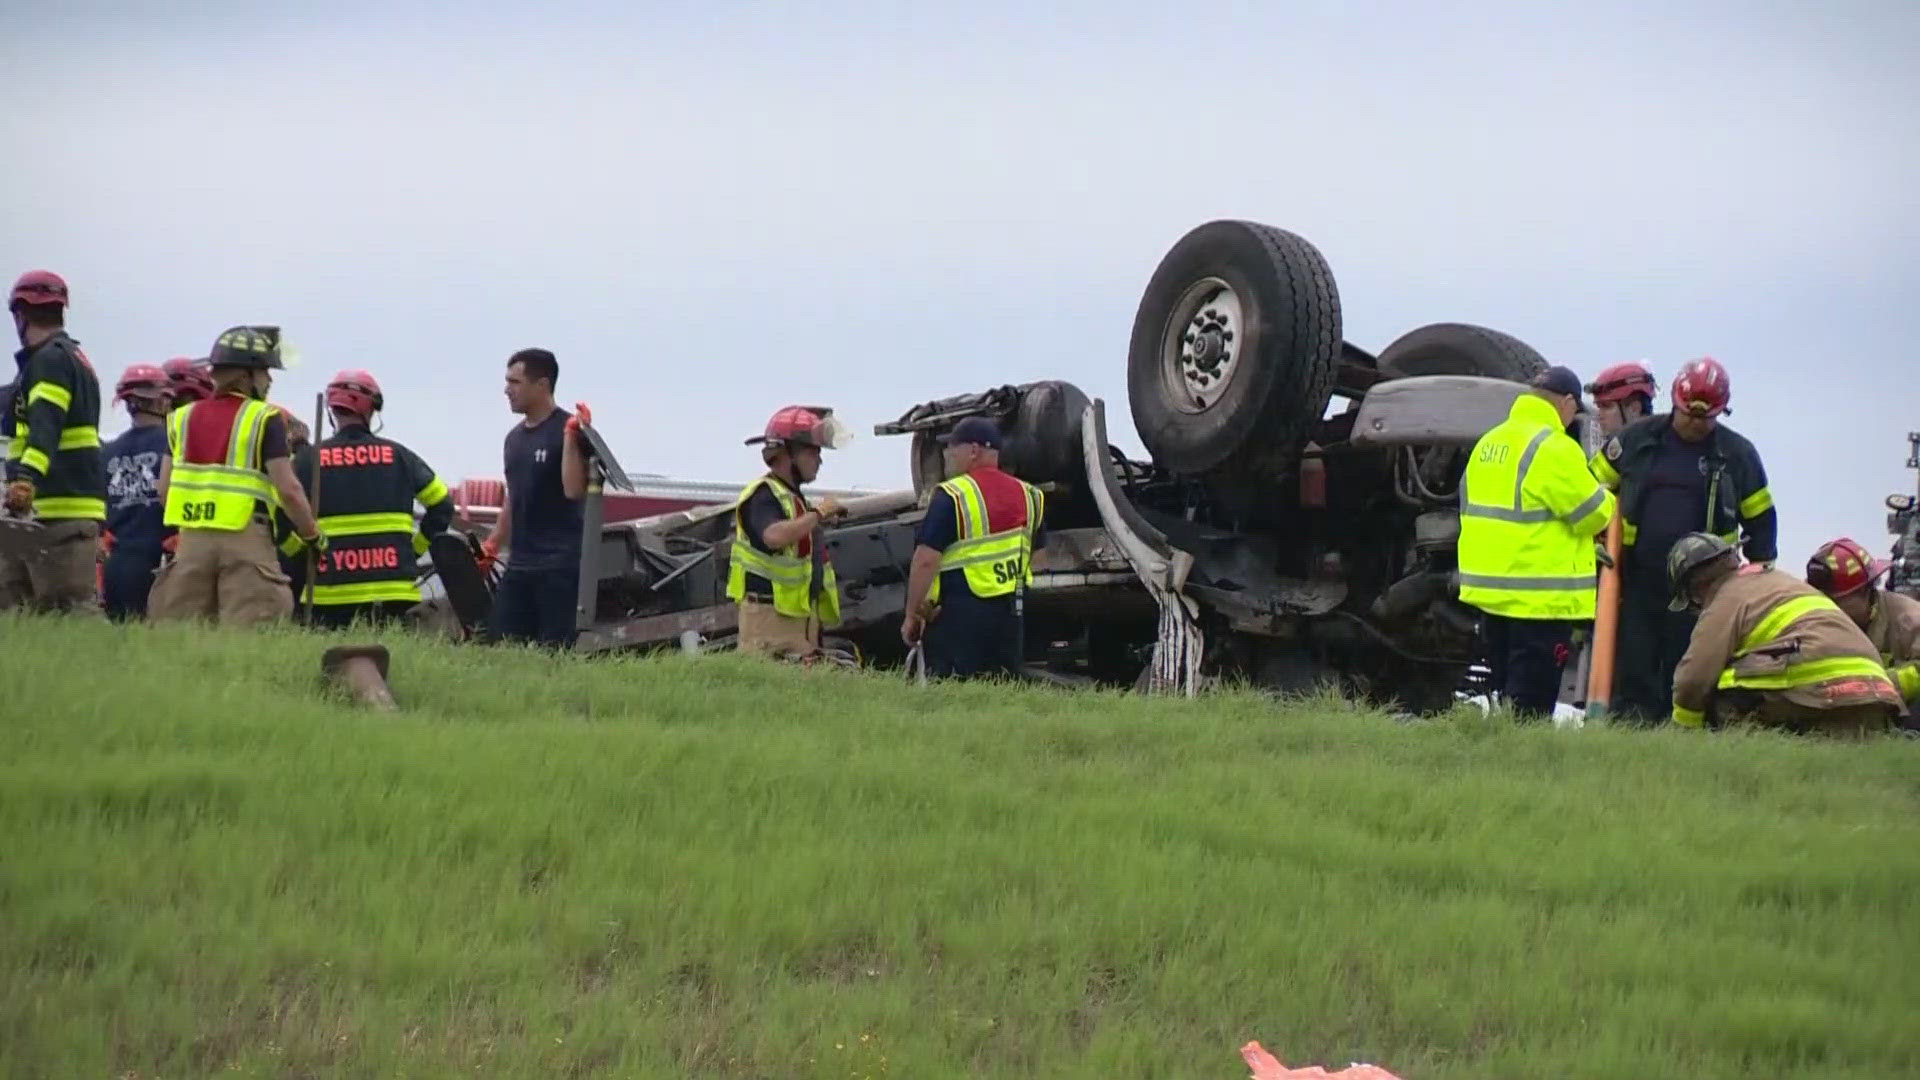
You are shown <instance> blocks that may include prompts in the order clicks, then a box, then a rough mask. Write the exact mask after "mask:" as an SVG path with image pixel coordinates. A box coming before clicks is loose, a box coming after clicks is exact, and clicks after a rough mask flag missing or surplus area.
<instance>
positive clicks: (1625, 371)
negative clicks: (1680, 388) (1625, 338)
mask: <svg viewBox="0 0 1920 1080" xmlns="http://www.w3.org/2000/svg"><path fill="white" fill-rule="evenodd" d="M1659 392H1660V384H1659V383H1657V382H1655V381H1654V380H1653V369H1652V368H1649V367H1648V366H1647V362H1646V361H1645V360H1634V361H1630V362H1628V363H1625V364H1615V365H1613V366H1612V367H1610V368H1607V369H1606V370H1605V371H1602V372H1601V373H1600V375H1599V377H1598V378H1596V379H1594V380H1593V381H1592V382H1590V383H1588V384H1587V393H1589V394H1591V395H1593V404H1594V408H1595V410H1596V411H1597V412H1598V413H1599V416H1600V434H1601V435H1602V436H1603V437H1604V436H1613V435H1617V434H1619V433H1620V429H1622V428H1624V427H1626V426H1627V425H1629V424H1631V423H1633V422H1634V421H1636V420H1639V419H1641V418H1643V417H1646V416H1650V415H1652V414H1653V395H1655V394H1657V393H1659Z"/></svg>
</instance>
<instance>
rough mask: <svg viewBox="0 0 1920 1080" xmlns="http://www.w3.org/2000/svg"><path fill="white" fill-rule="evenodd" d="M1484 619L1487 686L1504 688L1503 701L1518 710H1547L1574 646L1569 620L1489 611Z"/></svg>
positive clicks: (1550, 709)
mask: <svg viewBox="0 0 1920 1080" xmlns="http://www.w3.org/2000/svg"><path fill="white" fill-rule="evenodd" d="M1483 625H1484V626H1485V627H1486V635H1487V669H1488V671H1489V673H1490V675H1491V676H1492V677H1491V679H1490V682H1491V683H1492V688H1493V689H1495V690H1498V691H1500V692H1501V693H1503V694H1505V695H1506V699H1507V704H1508V705H1509V706H1510V707H1511V708H1512V709H1513V711H1514V712H1516V713H1518V714H1519V715H1521V716H1526V717H1543V716H1552V715H1553V707H1554V705H1555V704H1556V703H1557V702H1558V701H1559V700H1560V677H1561V672H1562V670H1563V669H1564V668H1565V667H1566V665H1567V654H1568V652H1569V651H1570V650H1571V649H1572V646H1573V623H1571V622H1568V621H1566V620H1564V619H1514V618H1509V617H1507V616H1505V615H1492V614H1489V615H1487V616H1485V619H1484V624H1483Z"/></svg>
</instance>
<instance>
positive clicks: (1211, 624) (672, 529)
mask: <svg viewBox="0 0 1920 1080" xmlns="http://www.w3.org/2000/svg"><path fill="white" fill-rule="evenodd" d="M1545 366H1546V365H1545V361H1544V360H1542V359H1541V357H1540V356H1539V354H1538V353H1536V352H1535V351H1534V350H1533V349H1531V348H1529V347H1528V346H1527V345H1525V344H1524V343H1522V342H1520V341H1518V340H1516V339H1514V338H1512V337H1509V336H1507V335H1505V334H1502V333H1499V332H1497V331H1493V330H1489V329H1485V328H1482V327H1477V326H1470V325H1466V324H1460V323H1440V324H1435V325H1431V326H1426V327H1422V328H1420V329H1417V330H1414V331H1412V332H1411V333H1408V334H1405V335H1403V336H1402V337H1401V338H1399V339H1398V340H1396V341H1394V342H1393V343H1391V344H1390V345H1388V346H1387V347H1386V348H1385V349H1383V350H1381V351H1380V352H1379V354H1378V355H1375V354H1373V353H1369V352H1367V351H1366V350H1364V349H1361V348H1360V347H1358V346H1356V345H1354V344H1352V343H1350V342H1347V341H1345V340H1344V339H1343V337H1342V332H1341V312H1340V300H1339V296H1338V293H1337V290H1336V288H1335V285H1334V280H1333V275H1332V273H1331V271H1330V270H1329V269H1328V268H1327V266H1326V263H1325V261H1324V259H1323V258H1322V257H1321V255H1320V253H1319V252H1318V251H1317V250H1316V249H1314V248H1313V246H1312V245H1311V244H1309V243H1308V242H1307V241H1305V240H1304V239H1302V238H1300V237H1298V236H1295V235H1293V234H1292V233H1288V232H1284V231H1282V230H1279V229H1275V228H1271V227H1269V226H1264V225H1258V224H1254V223H1249V222H1236V221H1216V222H1211V223H1209V224H1206V225H1202V226H1200V227H1198V228H1196V229H1194V230H1192V231H1191V232H1189V233H1188V234H1187V235H1186V236H1185V237H1183V238H1182V239H1181V240H1180V241H1179V242H1178V243H1177V244H1175V246H1174V247H1173V248H1172V250H1170V251H1169V252H1168V253H1167V255H1166V256H1165V257H1164V258H1163V259H1162V261H1161V264H1160V266H1159V267H1158V269H1157V270H1156V272H1155V273H1154V275H1153V277H1152V279H1151V280H1150V282H1149V284H1148V287H1147V289H1146V292H1145V295H1144V296H1143V297H1142V300H1141V303H1140V306H1139V309H1138V312H1137V314H1136V318H1135V323H1134V330H1133V337H1132V344H1131V347H1130V350H1129V356H1128V397H1129V405H1130V407H1131V410H1132V417H1133V420H1134V425H1135V428H1136V430H1137V431H1138V432H1139V434H1140V436H1141V439H1142V441H1143V442H1144V443H1145V444H1146V447H1147V449H1148V452H1149V455H1150V458H1149V460H1145V461H1140V460H1132V459H1130V458H1128V457H1127V456H1126V455H1124V454H1122V453H1121V452H1120V451H1119V450H1118V449H1116V448H1115V447H1114V446H1112V445H1111V444H1110V443H1109V442H1108V440H1107V434H1106V431H1107V421H1106V407H1105V404H1104V403H1103V402H1101V401H1099V400H1097V399H1090V398H1089V397H1088V396H1087V395H1086V394H1085V393H1083V392H1082V391H1081V390H1080V389H1079V388H1077V387H1075V386H1073V385H1072V384H1070V383H1065V382H1058V381H1037V382H1031V383H1025V384H1020V385H1011V386H1000V387H994V388H989V389H986V390H983V391H979V392H974V393H966V394H960V395H957V396H952V397H946V398H941V399H938V400H933V401H928V402H925V403H923V404H920V405H917V406H915V407H913V408H911V409H909V410H907V411H906V412H905V413H903V414H902V415H901V416H900V417H899V418H898V419H896V420H893V421H891V422H888V423H883V424H879V425H876V427H875V429H874V431H875V434H876V435H896V436H906V437H908V439H909V443H910V445H909V447H908V452H909V461H910V473H911V485H912V486H911V487H909V488H905V489H902V490H900V491H896V492H889V493H884V494H876V495H869V496H863V497H860V498H855V499H852V500H848V501H847V506H848V509H849V515H848V517H847V518H846V519H845V520H843V521H842V522H839V523H837V524H835V525H834V526H831V527H828V528H825V529H823V530H822V532H821V534H820V539H821V542H822V543H824V544H825V546H826V548H827V550H828V551H829V553H830V555H831V558H832V560H833V564H834V567H835V570H836V573H837V574H838V576H839V579H840V582H841V588H842V616H843V620H842V623H841V624H840V625H839V626H838V627H836V628H833V629H832V630H831V631H830V634H831V635H833V636H834V637H836V638H838V639H840V640H841V641H842V642H844V643H846V644H848V645H850V646H851V647H852V649H853V650H856V651H857V655H858V656H859V657H860V658H861V660H862V662H864V663H869V664H877V665H893V664H898V663H901V662H902V661H903V660H904V659H905V647H904V646H903V644H902V643H901V641H900V637H899V625H900V621H901V616H902V612H903V607H904V601H905V591H906V577H907V569H908V565H909V563H910V560H911V557H912V551H913V546H914V535H915V532H916V529H917V526H918V524H919V521H920V519H921V516H922V514H923V513H924V508H925V505H926V499H927V496H928V495H929V493H930V492H931V491H932V489H933V487H934V486H935V485H936V484H937V483H938V482H939V481H940V480H941V479H942V477H941V476H940V475H939V472H940V468H941V457H940V450H939V444H938V441H937V437H938V436H939V435H941V434H943V433H945V432H946V431H948V430H950V429H951V428H952V426H953V425H954V424H956V423H957V422H959V421H960V420H962V419H964V418H966V417H970V416H991V417H994V418H996V419H998V420H999V421H1000V423H1001V426H1002V430H1003V432H1004V437H1005V447H1004V449H1003V451H1002V454H1001V462H1002V466H1003V467H1004V468H1006V469H1008V471H1010V472H1013V473H1014V474H1015V475H1018V476H1020V477H1021V478H1023V479H1025V480H1027V481H1029V482H1030V483H1035V484H1039V485H1041V486H1042V488H1043V489H1044V490H1046V491H1047V492H1048V499H1047V521H1046V524H1047V529H1048V532H1049V536H1050V542H1049V544H1048V546H1047V547H1046V548H1045V549H1044V550H1043V551H1042V552H1040V553H1037V554H1036V556H1035V559H1034V581H1033V584H1032V586H1031V587H1030V589H1029V590H1028V591H1027V593H1026V596H1025V599H1024V611H1025V631H1026V632H1025V637H1026V658H1027V671H1026V673H1027V674H1028V675H1030V676H1031V677H1034V678H1040V679H1051V680H1056V681H1064V682H1074V683H1097V684H1103V685H1117V686H1133V687H1138V688H1141V689H1155V690H1171V691H1175V692H1184V693H1193V692H1194V691H1195V690H1196V689H1197V688H1198V687H1200V686H1201V685H1202V684H1204V683H1207V682H1211V681H1216V680H1244V681H1246V682H1248V683H1251V684H1253V685H1257V686H1261V687H1267V688H1273V689H1279V690H1308V689H1312V688H1314V687H1316V686H1319V685H1323V684H1327V683H1332V684H1334V685H1337V686H1338V687H1340V688H1341V689H1342V690H1343V691H1345V692H1348V693H1352V694H1356V695H1359V696H1363V697H1365V698H1367V699H1370V700H1373V701H1376V702H1379V703H1382V704H1388V705H1392V706H1394V707H1398V708H1401V709H1405V710H1409V711H1415V712H1427V711H1432V710H1436V709H1441V708H1445V707H1447V706H1449V705H1451V703H1452V702H1453V700H1454V692H1455V690H1456V688H1458V687H1459V686H1460V684H1461V682H1462V678H1463V676H1464V675H1465V674H1466V672H1467V669H1468V666H1469V665H1470V664H1471V663H1473V662H1474V661H1475V659H1476V657H1477V655H1478V651H1479V650H1478V633H1477V619H1476V615H1475V613H1474V612H1473V611H1472V610H1471V609H1469V608H1467V607H1465V606H1464V605H1462V604H1460V603H1459V601H1458V600H1457V598H1456V596H1457V592H1458V582H1457V577H1456V573H1455V571H1456V565H1457V563H1456V559H1455V544H1456V542H1457V540H1458V537H1459V517H1458V511H1457V500H1458V482H1459V478H1460V474H1461V471H1462V469H1463V467H1464V462H1465V454H1466V452H1467V450H1469V449H1470V448H1471V447H1472V445H1473V443H1474V442H1475V441H1477V439H1478V438H1479V436H1480V435H1481V434H1483V433H1484V432H1485V431H1486V430H1487V429H1488V428H1490V427H1492V426H1493V425H1494V424H1497V423H1499V422H1500V421H1501V420H1502V419H1504V418H1505V416H1506V413H1507V410H1508V407H1509V406H1510V405H1511V403H1512V401H1513V398H1514V397H1515V395H1516V394H1518V393H1519V392H1520V391H1521V389H1522V386H1523V384H1524V382H1525V381H1526V380H1527V379H1529V378H1531V377H1532V376H1533V375H1534V374H1535V373H1537V372H1538V371H1540V370H1541V369H1543V368H1544V367H1545ZM595 449H596V455H595V467H594V468H595V475H596V476H597V477H599V478H601V479H602V481H603V482H604V483H606V484H611V485H614V486H619V484H620V477H622V475H623V474H622V473H621V472H620V471H619V468H618V465H617V463H616V462H614V461H613V458H612V455H611V453H610V452H608V450H607V448H606V447H605V445H604V443H603V442H599V441H598V440H597V437H596V447H595ZM598 487H599V485H597V484H596V485H594V490H593V491H590V494H589V503H590V508H589V514H588V517H589V522H588V533H587V535H588V537H590V538H591V539H592V540H593V541H594V542H593V543H592V544H591V545H590V546H589V547H588V549H587V550H588V552H589V557H588V558H586V559H584V560H583V569H582V583H581V584H582V588H581V602H580V612H579V614H580V624H579V625H580V635H579V640H578V643H577V645H576V648H577V649H579V650H582V651H586V652H596V651H603V650H610V649H647V648H660V647H673V646H680V647H687V648H703V649H714V648H725V647H728V645H729V640H730V637H731V635H732V632H733V629H734V624H735V609H734V606H733V605H732V604H731V603H730V602H729V601H727V600H726V598H725V597H724V595H723V591H724V586H725V581H726V565H727V547H728V543H729V540H730V537H731V530H732V527H733V515H732V507H731V505H715V506H706V507H701V508H698V509H692V510H685V511H679V512H676V513H671V514H666V515H662V516H659V517H654V518H648V519H644V520H639V521H631V522H621V523H618V524H612V525H604V526H603V525H601V524H600V522H599V520H598V517H597V515H596V514H594V513H593V506H592V504H593V503H594V501H595V499H596V498H597V497H598V495H597V492H598ZM464 551H465V549H464V547H463V546H462V545H461V544H452V545H445V544H442V545H436V547H435V562H436V565H437V566H439V567H440V569H441V576H442V579H443V581H446V582H448V584H449V589H448V591H449V594H450V597H453V594H454V593H459V594H460V595H459V596H457V597H453V601H454V606H455V607H457V608H459V609H461V610H460V611H459V617H460V620H461V621H462V622H463V623H466V624H469V625H471V624H474V623H477V622H478V621H480V620H481V619H483V618H484V615H485V610H484V608H485V598H484V596H479V595H475V592H474V590H473V589H472V588H470V587H463V588H460V589H456V588H454V587H453V582H454V581H455V580H456V579H457V580H461V581H467V582H471V581H474V580H477V578H476V576H475V575H474V574H473V573H472V572H471V565H470V564H469V565H468V566H465V567H462V566H447V565H445V564H446V563H449V562H457V561H459V560H460V559H461V558H464V557H465V556H464Z"/></svg>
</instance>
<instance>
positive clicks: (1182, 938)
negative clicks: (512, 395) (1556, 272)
mask: <svg viewBox="0 0 1920 1080" xmlns="http://www.w3.org/2000/svg"><path fill="white" fill-rule="evenodd" d="M390 644H391V645H392V646H393V648H394V651H395V666H394V678H393V685H394V690H395V694H396V696H397V697H398V698H399V699H400V700H401V702H402V705H403V711H401V712H400V713H398V714H389V715H377V714H371V713H367V712H363V711H359V710H356V709H354V708H352V707H350V706H346V705H343V704H341V703H339V702H337V701H332V700H329V699H328V698H326V697H325V696H324V695H322V694H320V693H319V692H318V691H317V690H316V678H317V672H318V657H319V653H320V650H321V647H322V645H323V641H322V640H321V639H318V638H315V637H309V636H305V635H300V634H297V633H292V632H287V633H279V634H270V635H260V636H245V635H235V634H228V633H214V632H206V631H199V632H192V631H187V630H182V629H149V628H144V627H134V628H125V627H111V626H106V625H101V624H90V625H83V624H78V623H72V622H61V621H8V620H5V619H0V667H4V669H5V671H6V673H7V678H6V683H5V685H6V691H5V694H6V697H5V699H4V701H5V704H4V709H3V710H0V716H3V717H4V720H3V721H0V733H3V737H4V743H5V746H6V747H7V750H6V753H5V755H4V758H0V761H3V762H4V764H0V845H3V846H0V1075H6V1076H92V1077H98V1076H105V1075H109V1074H113V1075H122V1074H126V1073H129V1072H133V1073H137V1074H138V1075H139V1076H141V1077H156V1076H164V1077H180V1076H203V1075H212V1074H216V1073H218V1074H221V1075H233V1074H235V1073H238V1074H241V1075H246V1074H253V1075H272V1076H336V1075H344V1076H376V1075H377V1076H398V1075H410V1076H426V1075H450V1074H453V1073H455V1072H461V1073H464V1074H466V1075H474V1074H475V1073H476V1070H477V1072H478V1073H479V1074H482V1075H493V1076H641V1077H656V1076H659V1077H680V1076H716V1077H768V1078H774V1077H778V1078H783V1080H784V1078H788V1077H821V1078H826V1077H854V1076H860V1077H865V1076H912V1077H944V1076H954V1077H960V1076H989V1077H998V1076H1005V1077H1016V1076H1017V1077H1030V1076H1031V1077H1038V1076H1045V1077H1103V1078H1109V1077H1174V1076H1180V1077H1199V1076H1217V1077H1234V1076H1244V1075H1245V1070H1244V1068H1243V1067H1242V1066H1241V1065H1240V1063H1239V1061H1238V1059H1237V1056H1236V1055H1235V1048H1236V1047H1237V1046H1239V1045H1240V1043H1242V1042H1244V1041H1245V1040H1247V1039H1249V1038H1259V1039H1261V1040H1263V1041H1264V1042H1265V1043H1266V1044H1267V1045H1268V1046H1269V1047H1271V1048H1273V1049H1274V1050H1275V1051H1276V1052H1277V1053H1279V1054H1280V1055H1281V1056H1282V1057H1283V1058H1284V1059H1285V1060H1287V1061H1289V1062H1294V1061H1302V1062H1321V1063H1325V1064H1328V1065H1330V1066H1337V1065H1343V1064H1345V1063H1346V1062H1348V1061H1352V1060H1371V1061H1375V1062H1378V1063H1380V1064H1383V1065H1386V1066H1387V1067H1389V1068H1392V1069H1394V1070H1395V1071H1397V1072H1399V1073H1401V1074H1402V1075H1405V1076H1408V1077H1410V1078H1414V1080H1440V1078H1448V1077H1476V1078H1479V1077H1549V1076H1551V1077H1584V1076H1592V1077H1622V1078H1625V1077H1634V1078H1643V1077H1648V1076H1679V1075H1687V1076H1692V1077H1729V1078H1732V1077H1742V1078H1745V1077H1754V1076H1765V1077H1768V1078H1770V1080H1779V1078H1785V1077H1815V1076H1818V1077H1823V1078H1825V1077H1833V1076H1867V1075H1873V1076H1892V1075H1915V1074H1916V1073H1917V1072H1920V1025H1916V1024H1915V1023H1914V1019H1913V1018H1914V1011H1913V1003H1914V1002H1915V1001H1920V963H1916V961H1917V960H1920V918H1917V916H1920V745H1915V744H1912V743H1903V742H1900V741H1896V740H1891V739H1890V740H1887V741H1885V742H1884V743H1877V744H1872V745H1867V746H1860V745H1853V746H1837V745H1828V744H1820V743H1813V742H1809V741H1804V740H1791V739H1786V738H1778V737H1770V736H1724V737H1703V736H1698V735H1692V734H1688V733H1683V732H1653V733H1647V732H1622V731H1607V730H1594V729H1589V730H1586V731H1579V732H1566V731H1554V730H1551V729H1544V728H1540V729H1514V728H1512V727H1509V726H1507V725H1506V724H1504V723H1503V722H1500V721H1498V720H1497V719H1487V718H1481V717H1478V716H1470V715H1467V714H1464V713H1463V714H1460V715H1457V716H1455V717H1453V718H1450V719H1449V720H1448V721H1443V722H1439V723H1433V724H1422V725H1404V724H1396V723H1395V722H1393V721H1391V720H1389V719H1387V718H1384V717H1382V716H1379V715H1376V714H1372V713H1368V712H1363V711H1357V710H1353V709H1350V708H1347V707H1344V706H1341V705H1338V704H1337V703H1333V702H1327V701H1321V702H1305V703H1300V704H1295V705H1287V706H1276V705H1275V704H1274V703H1273V702H1271V701H1269V700H1266V699H1262V698H1258V697H1255V696H1251V695H1244V696H1241V695H1225V696H1220V697H1213V698H1207V699H1202V700H1199V701H1193V702H1187V701H1166V700H1148V699H1142V698H1137V697H1130V696H1122V695H1114V694H1098V695H1096V694H1080V693H1068V692H1064V691H1057V690H1044V689H1018V690H1015V689H1010V688H1005V687H991V686H954V687H934V688H914V687H910V686H907V685H905V684H904V683H903V682H900V681H896V680H894V679H890V678H884V677H880V676H874V675H862V674H855V673H844V672H801V671H797V670H791V669H786V668H780V667H775V666H771V665H760V664H755V663H753V662H750V661H744V660H741V659H739V658H732V657H710V658H703V659H697V660H695V659H688V658H684V657H679V656H670V657H663V658H659V659H654V660H633V659H615V660H601V661H596V662H583V661H579V660H574V659H571V658H568V659H559V660H556V659H552V658H548V657H544V656H541V655H538V654H534V653H530V652H525V651H519V650H480V649H460V648H456V647H452V646H447V645H442V644H438V643H431V642H425V641H416V640H409V639H404V638H395V639H390Z"/></svg>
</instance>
